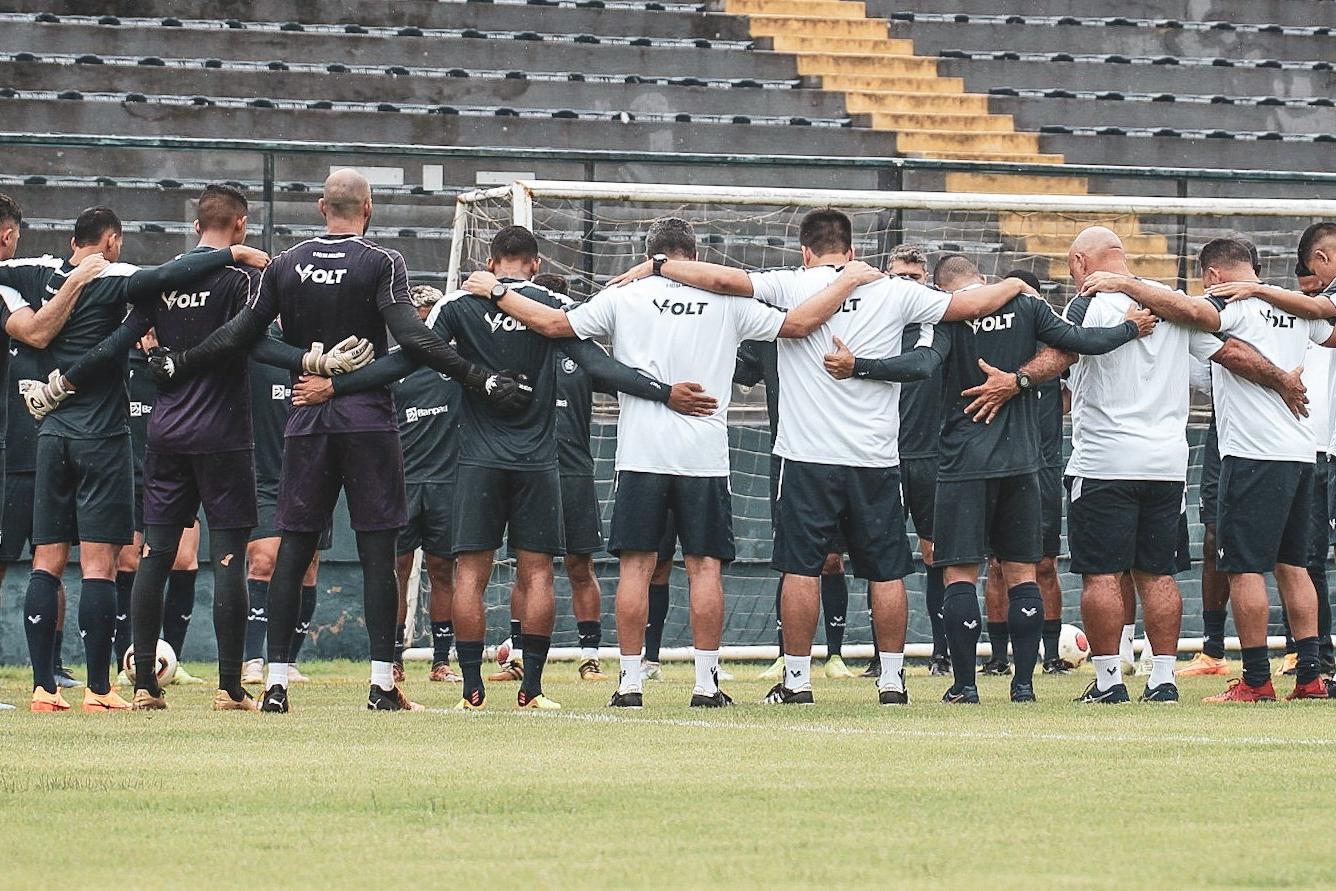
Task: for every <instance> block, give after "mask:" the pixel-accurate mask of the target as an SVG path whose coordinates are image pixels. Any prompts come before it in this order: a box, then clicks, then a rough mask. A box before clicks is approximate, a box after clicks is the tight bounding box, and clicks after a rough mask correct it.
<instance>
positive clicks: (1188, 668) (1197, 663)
mask: <svg viewBox="0 0 1336 891" xmlns="http://www.w3.org/2000/svg"><path fill="white" fill-rule="evenodd" d="M1174 674H1176V675H1178V676H1179V677H1181V678H1197V677H1207V676H1209V675H1222V674H1229V662H1227V661H1226V660H1224V659H1217V658H1215V657H1214V656H1208V655H1206V654H1205V653H1198V654H1197V655H1195V656H1193V657H1192V661H1191V662H1189V663H1188V664H1187V665H1184V666H1183V667H1182V668H1180V669H1178V670H1177V671H1175V672H1174Z"/></svg>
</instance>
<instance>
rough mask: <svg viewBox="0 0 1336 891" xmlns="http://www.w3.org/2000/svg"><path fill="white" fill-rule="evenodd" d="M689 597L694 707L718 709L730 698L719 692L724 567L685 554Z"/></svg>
mask: <svg viewBox="0 0 1336 891" xmlns="http://www.w3.org/2000/svg"><path fill="white" fill-rule="evenodd" d="M685 560H686V567H687V585H688V589H689V591H690V595H691V641H692V646H693V649H694V653H693V658H694V661H695V663H696V686H695V687H694V688H693V689H692V691H691V706H692V707H693V708H721V707H723V706H728V705H732V704H733V699H732V697H730V696H729V695H728V694H727V693H725V692H724V691H723V690H720V689H719V642H720V640H721V639H722V637H723V634H724V578H723V564H722V563H721V562H720V561H719V560H718V559H717V558H715V557H701V556H697V555H692V554H687V555H685Z"/></svg>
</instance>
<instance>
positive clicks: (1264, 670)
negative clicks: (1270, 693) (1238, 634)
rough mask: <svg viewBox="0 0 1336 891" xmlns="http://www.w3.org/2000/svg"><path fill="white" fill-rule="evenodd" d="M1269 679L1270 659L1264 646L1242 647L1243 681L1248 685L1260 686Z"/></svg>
mask: <svg viewBox="0 0 1336 891" xmlns="http://www.w3.org/2000/svg"><path fill="white" fill-rule="evenodd" d="M1270 680H1271V660H1270V659H1268V658H1267V650H1266V647H1265V646H1261V647H1244V648H1243V681H1244V683H1246V684H1247V685H1248V686H1249V687H1260V686H1262V685H1263V684H1265V683H1267V682H1269V681H1270Z"/></svg>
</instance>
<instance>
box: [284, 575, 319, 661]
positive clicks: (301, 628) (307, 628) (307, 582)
mask: <svg viewBox="0 0 1336 891" xmlns="http://www.w3.org/2000/svg"><path fill="white" fill-rule="evenodd" d="M319 572H320V552H319V551H316V552H315V556H314V557H312V558H311V565H310V566H308V567H306V575H304V576H302V604H301V610H300V612H298V613H297V627H296V628H294V629H293V630H292V650H291V652H290V653H289V654H288V659H289V660H291V661H289V662H288V684H290V685H291V684H304V683H306V682H307V681H309V680H310V678H308V677H307V676H306V675H304V674H302V673H301V672H300V671H298V670H297V657H298V656H299V655H301V651H302V647H303V646H304V645H305V644H306V639H307V638H308V637H309V636H310V634H311V622H312V620H313V619H314V618H315V606H316V596H315V595H316V578H317V575H318V574H319Z"/></svg>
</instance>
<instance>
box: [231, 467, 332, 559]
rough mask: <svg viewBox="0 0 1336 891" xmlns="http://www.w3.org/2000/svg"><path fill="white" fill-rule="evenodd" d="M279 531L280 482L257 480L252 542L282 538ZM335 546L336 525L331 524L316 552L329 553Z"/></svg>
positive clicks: (322, 535) (326, 528)
mask: <svg viewBox="0 0 1336 891" xmlns="http://www.w3.org/2000/svg"><path fill="white" fill-rule="evenodd" d="M282 536H283V533H282V532H279V531H278V480H263V479H262V480H257V481H256V483H255V527H254V528H253V529H251V533H250V540H251V541H264V540H265V539H266V538H281V537H282ZM333 545H334V525H333V523H332V522H331V523H330V524H329V525H327V526H326V527H325V528H324V529H323V530H321V532H320V541H319V542H318V543H317V544H316V550H320V551H328V550H329V549H330V548H331V547H333Z"/></svg>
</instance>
